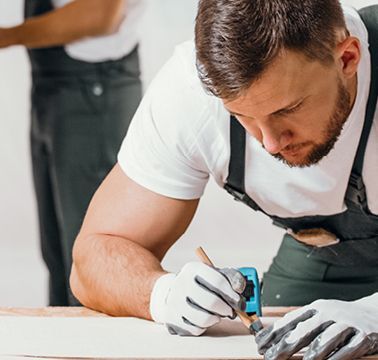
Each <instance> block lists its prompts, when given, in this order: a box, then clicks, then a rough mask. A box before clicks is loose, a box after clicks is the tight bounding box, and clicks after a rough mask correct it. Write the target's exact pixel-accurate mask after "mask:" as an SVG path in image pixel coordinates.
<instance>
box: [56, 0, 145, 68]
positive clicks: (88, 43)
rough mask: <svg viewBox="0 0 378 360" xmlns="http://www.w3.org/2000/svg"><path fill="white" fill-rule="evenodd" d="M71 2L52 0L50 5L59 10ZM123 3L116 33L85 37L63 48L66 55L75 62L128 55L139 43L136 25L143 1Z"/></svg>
mask: <svg viewBox="0 0 378 360" xmlns="http://www.w3.org/2000/svg"><path fill="white" fill-rule="evenodd" d="M72 1H73V0H52V3H53V6H54V7H55V8H59V7H62V6H64V5H66V4H67V3H69V2H72ZM105 1H106V0H105ZM124 3H125V4H124V13H125V18H124V20H123V22H122V24H121V25H120V27H119V29H118V31H117V32H116V33H114V34H110V35H104V36H96V37H87V38H84V39H80V40H78V41H75V42H73V43H70V44H67V45H66V46H65V47H64V48H65V50H66V52H67V54H68V55H69V56H70V57H72V58H74V59H77V60H82V61H87V62H101V61H106V60H117V59H120V58H122V57H123V56H125V55H127V54H128V53H130V52H131V50H133V49H134V47H135V46H136V45H137V43H138V41H139V34H138V23H139V21H140V18H141V15H142V13H143V8H144V6H145V1H144V0H125V1H124ZM78 21H80V19H78Z"/></svg>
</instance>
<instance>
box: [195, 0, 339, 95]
mask: <svg viewBox="0 0 378 360" xmlns="http://www.w3.org/2000/svg"><path fill="white" fill-rule="evenodd" d="M340 28H344V29H345V21H344V16H343V11H342V8H341V5H340V3H339V1H338V0H200V2H199V8H198V14H197V18H196V26H195V43H196V52H197V68H198V73H199V76H200V79H201V81H202V83H203V84H204V86H205V88H206V89H207V90H208V91H210V92H211V93H213V94H214V95H216V96H218V97H220V98H223V99H232V98H235V97H237V96H238V95H240V94H241V93H242V92H243V90H245V89H247V88H248V87H249V86H250V85H251V84H252V82H253V81H255V80H256V79H258V77H259V76H261V75H262V73H263V71H264V70H265V69H266V68H267V66H268V65H269V64H271V63H272V61H273V60H274V59H275V58H276V57H277V55H278V54H280V52H282V50H283V49H286V50H294V51H299V52H301V53H303V54H304V55H305V56H306V57H307V58H308V59H310V60H318V61H321V62H322V63H325V64H327V63H330V62H332V61H333V50H334V47H335V45H336V30H337V29H340Z"/></svg>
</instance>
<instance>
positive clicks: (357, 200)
mask: <svg viewBox="0 0 378 360" xmlns="http://www.w3.org/2000/svg"><path fill="white" fill-rule="evenodd" d="M359 14H360V16H361V18H362V20H363V21H364V23H365V25H366V27H367V29H368V33H369V44H370V48H369V49H370V57H371V82H370V92H369V99H368V102H367V107H366V113H365V121H364V126H363V130H362V133H361V138H360V142H359V145H358V149H357V153H356V156H355V159H354V163H353V168H352V173H351V175H350V178H349V183H348V188H347V191H346V194H345V200H346V202H347V203H353V204H355V205H358V206H359V207H360V208H361V209H363V210H364V211H368V210H367V198H366V191H365V186H364V183H363V180H362V176H361V174H362V168H363V162H364V155H365V149H366V145H367V141H368V137H369V133H370V129H371V126H372V123H373V119H374V113H375V110H376V104H377V92H378V5H373V6H369V7H366V8H364V9H361V10H359ZM245 144H246V132H245V129H244V128H243V126H242V125H241V124H240V123H239V122H238V121H237V120H236V118H235V117H233V116H231V118H230V146H231V150H230V162H229V166H228V177H227V180H226V184H225V185H224V188H225V189H226V190H227V191H228V192H229V193H230V194H231V195H232V196H233V197H234V198H235V200H238V201H241V202H243V203H244V204H245V205H247V206H249V207H251V208H252V209H253V210H260V211H262V209H261V208H260V207H259V206H258V205H257V204H256V202H255V201H253V200H252V199H251V198H250V197H249V196H248V195H247V194H246V192H245V183H244V181H245ZM263 212H264V211H263Z"/></svg>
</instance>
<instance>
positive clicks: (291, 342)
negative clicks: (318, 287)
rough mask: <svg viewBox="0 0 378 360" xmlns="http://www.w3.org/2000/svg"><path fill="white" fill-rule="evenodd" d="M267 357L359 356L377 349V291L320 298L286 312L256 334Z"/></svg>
mask: <svg viewBox="0 0 378 360" xmlns="http://www.w3.org/2000/svg"><path fill="white" fill-rule="evenodd" d="M256 343H257V346H258V349H259V352H260V354H264V358H265V359H289V358H290V357H291V355H293V354H295V353H296V352H297V351H299V350H301V349H302V348H303V347H305V346H309V347H308V349H307V351H306V352H305V354H304V356H303V359H305V360H308V359H326V358H327V359H332V360H339V359H343V360H346V359H358V358H359V357H361V356H364V355H371V354H375V353H377V352H378V293H375V294H373V295H371V296H368V297H365V298H362V299H359V300H356V301H340V300H317V301H314V302H313V303H311V304H309V305H306V306H304V307H303V308H300V309H297V310H295V311H292V312H290V313H288V314H286V315H285V316H284V317H283V318H282V319H279V320H277V321H276V322H275V323H274V324H273V325H271V326H269V327H267V328H266V329H264V330H262V331H260V332H259V333H258V334H257V336H256Z"/></svg>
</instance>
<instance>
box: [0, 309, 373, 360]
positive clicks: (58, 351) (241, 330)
mask: <svg viewBox="0 0 378 360" xmlns="http://www.w3.org/2000/svg"><path fill="white" fill-rule="evenodd" d="M292 309H293V308H264V309H263V314H265V315H266V317H263V318H262V320H263V323H264V325H267V324H269V323H272V322H273V321H274V320H275V319H277V317H279V316H282V315H283V314H284V313H286V312H287V311H289V310H292ZM296 357H300V355H298V356H296ZM0 358H1V360H5V359H6V360H19V359H20V360H21V359H23V360H25V359H30V358H38V359H41V358H43V359H44V360H46V359H58V358H59V359H60V360H62V359H73V358H75V359H77V358H80V359H88V358H92V359H93V358H95V359H99V358H101V359H116V358H117V359H139V360H140V359H159V360H163V359H192V360H197V359H198V360H205V359H206V360H215V359H232V360H237V359H250V360H254V359H262V356H260V355H259V354H258V352H257V347H256V344H255V341H254V337H253V336H251V335H250V334H249V333H248V330H247V329H246V328H245V327H244V325H243V324H242V323H241V322H239V321H238V320H234V321H230V320H224V321H222V323H221V324H219V325H217V326H215V327H213V328H212V329H210V330H209V331H208V332H207V333H206V334H205V335H203V336H201V337H179V336H173V335H170V334H168V332H167V330H166V329H165V327H164V326H162V325H158V324H155V323H153V322H150V321H145V320H140V319H135V318H114V317H109V316H106V315H104V314H101V313H98V312H95V311H92V310H89V309H86V308H81V307H78V308H75V307H71V308H59V307H55V308H54V307H49V308H40V309H38V308H35V309H31V308H0ZM369 359H370V360H372V359H375V360H378V356H373V357H369Z"/></svg>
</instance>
